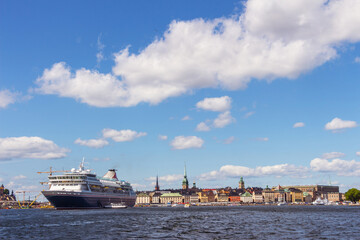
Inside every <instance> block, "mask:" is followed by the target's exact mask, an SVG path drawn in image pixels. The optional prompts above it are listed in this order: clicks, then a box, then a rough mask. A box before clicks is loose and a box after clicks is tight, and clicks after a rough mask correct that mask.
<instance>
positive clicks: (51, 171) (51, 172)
mask: <svg viewBox="0 0 360 240" xmlns="http://www.w3.org/2000/svg"><path fill="white" fill-rule="evenodd" d="M56 172H70V171H69V170H62V171H53V170H52V167H50V171H48V172H37V173H38V174H40V173H50V176H52V174H53V173H56Z"/></svg>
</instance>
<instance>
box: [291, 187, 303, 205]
mask: <svg viewBox="0 0 360 240" xmlns="http://www.w3.org/2000/svg"><path fill="white" fill-rule="evenodd" d="M289 192H290V196H291V202H293V203H295V202H297V203H299V202H303V201H304V195H303V192H302V191H301V190H300V189H297V188H289Z"/></svg>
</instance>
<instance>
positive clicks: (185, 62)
mask: <svg viewBox="0 0 360 240" xmlns="http://www.w3.org/2000/svg"><path fill="white" fill-rule="evenodd" d="M245 7H246V8H245V11H244V12H243V13H242V14H241V15H240V16H231V17H228V18H224V17H223V18H217V19H213V20H204V19H201V18H198V19H194V20H189V21H173V22H171V23H170V25H169V28H168V29H167V30H166V31H165V33H164V35H163V36H162V37H160V38H157V39H156V40H154V41H153V42H152V43H151V44H149V45H148V46H146V47H145V48H143V49H142V50H141V51H140V52H139V53H136V54H134V53H130V51H129V48H125V49H123V50H121V51H120V52H118V53H116V54H115V66H114V67H113V73H111V74H101V73H98V72H96V71H91V70H87V69H79V70H76V71H75V74H71V72H70V69H69V68H68V67H66V66H65V64H64V63H57V64H54V65H53V67H52V68H51V69H46V70H45V71H44V73H43V75H42V76H41V77H40V78H38V79H37V81H36V83H37V85H38V89H37V91H38V92H39V93H44V94H57V95H59V96H63V97H71V98H75V99H78V100H80V101H81V102H83V103H87V104H89V105H93V106H98V107H110V106H122V107H128V106H135V105H137V104H139V103H140V102H146V103H150V104H158V103H160V102H161V101H163V100H165V99H167V98H169V97H176V96H179V95H181V94H185V93H189V92H191V91H193V90H195V89H201V88H225V89H230V90H237V89H244V88H246V87H247V85H248V83H249V82H250V81H251V79H259V80H266V81H272V80H274V79H276V78H291V79H293V78H296V77H297V76H299V75H300V74H302V73H304V72H308V71H310V70H312V69H314V68H315V67H318V66H320V65H322V64H324V63H325V62H327V61H329V60H332V59H334V58H335V57H336V56H337V48H338V47H339V46H341V44H342V43H348V42H351V43H353V42H358V41H359V40H360V16H359V14H358V12H359V11H360V2H359V1H357V0H338V1H325V0H292V1H286V2H284V1H282V0H272V1H263V0H249V1H247V2H246V3H245ZM259 16H261V17H259ZM339 19H340V20H339Z"/></svg>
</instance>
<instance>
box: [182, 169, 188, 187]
mask: <svg viewBox="0 0 360 240" xmlns="http://www.w3.org/2000/svg"><path fill="white" fill-rule="evenodd" d="M182 189H183V190H188V189H189V181H188V179H187V176H186V164H185V163H184V179H183V181H182Z"/></svg>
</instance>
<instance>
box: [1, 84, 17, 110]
mask: <svg viewBox="0 0 360 240" xmlns="http://www.w3.org/2000/svg"><path fill="white" fill-rule="evenodd" d="M19 95H20V94H19V93H16V92H10V91H9V90H7V89H5V90H1V91H0V108H6V107H7V106H8V105H10V104H13V103H15V102H16V101H17V100H18V97H19Z"/></svg>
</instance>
